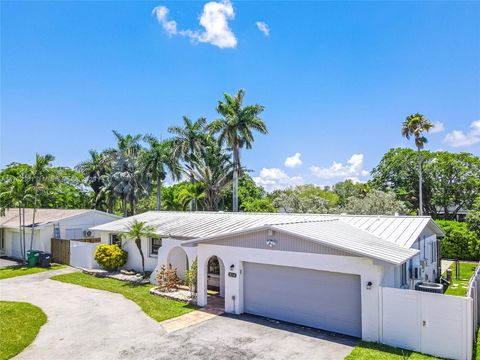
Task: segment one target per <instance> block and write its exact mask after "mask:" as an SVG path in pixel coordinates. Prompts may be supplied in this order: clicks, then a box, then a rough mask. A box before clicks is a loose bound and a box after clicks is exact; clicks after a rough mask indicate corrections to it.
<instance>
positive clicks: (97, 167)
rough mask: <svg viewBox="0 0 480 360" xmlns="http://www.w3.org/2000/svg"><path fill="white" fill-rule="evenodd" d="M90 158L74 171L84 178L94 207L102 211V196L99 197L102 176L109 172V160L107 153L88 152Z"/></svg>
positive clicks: (102, 184)
mask: <svg viewBox="0 0 480 360" xmlns="http://www.w3.org/2000/svg"><path fill="white" fill-rule="evenodd" d="M89 155H90V158H89V159H88V160H86V161H83V162H81V163H80V164H78V165H77V166H76V167H75V169H76V170H77V171H78V172H80V173H82V174H83V175H84V176H85V179H86V181H87V182H88V184H89V185H90V187H91V188H92V190H93V194H94V198H93V201H94V207H95V209H97V210H101V209H102V201H101V200H102V196H101V195H100V193H101V190H102V187H103V186H104V183H103V176H104V175H105V174H107V173H108V172H109V171H110V159H109V156H108V153H106V152H98V151H96V150H89Z"/></svg>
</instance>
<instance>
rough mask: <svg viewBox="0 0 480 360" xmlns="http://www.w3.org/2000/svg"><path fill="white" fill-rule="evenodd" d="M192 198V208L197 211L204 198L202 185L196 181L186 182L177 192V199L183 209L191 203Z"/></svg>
mask: <svg viewBox="0 0 480 360" xmlns="http://www.w3.org/2000/svg"><path fill="white" fill-rule="evenodd" d="M192 199H193V204H194V208H193V209H192V210H193V211H197V210H198V208H199V204H200V202H201V201H202V200H203V199H205V191H204V186H203V184H202V183H200V182H198V181H197V182H194V183H193V184H192V183H188V184H187V186H185V187H184V188H182V189H181V190H180V191H179V193H178V201H180V203H181V204H182V206H183V209H186V207H187V205H189V204H191V203H192Z"/></svg>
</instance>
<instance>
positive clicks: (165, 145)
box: [140, 135, 181, 211]
mask: <svg viewBox="0 0 480 360" xmlns="http://www.w3.org/2000/svg"><path fill="white" fill-rule="evenodd" d="M144 139H145V141H146V142H147V143H148V144H149V145H150V148H149V149H147V150H144V151H143V152H142V153H141V155H140V168H141V170H142V171H144V172H145V173H147V174H149V175H150V177H151V178H153V179H155V181H156V182H157V211H160V210H161V208H162V205H161V202H162V183H163V181H164V180H165V178H166V177H167V175H170V177H171V178H172V180H174V181H175V180H179V179H180V175H181V166H180V162H179V158H178V157H177V156H175V151H174V148H173V142H172V141H171V140H163V141H161V140H158V139H157V138H155V137H154V136H153V135H146V136H145V137H144Z"/></svg>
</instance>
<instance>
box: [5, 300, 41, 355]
mask: <svg viewBox="0 0 480 360" xmlns="http://www.w3.org/2000/svg"><path fill="white" fill-rule="evenodd" d="M46 322H47V315H45V313H44V312H43V311H42V310H41V309H40V308H38V307H36V306H34V305H32V304H29V303H25V302H14V301H0V360H6V359H10V358H11V357H13V356H15V355H16V354H18V353H19V352H21V351H22V350H23V349H25V348H26V347H27V346H28V345H30V343H31V342H32V341H33V340H34V339H35V337H36V336H37V334H38V332H39V330H40V327H41V326H42V325H43V324H45V323H46Z"/></svg>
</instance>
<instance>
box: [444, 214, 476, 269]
mask: <svg viewBox="0 0 480 360" xmlns="http://www.w3.org/2000/svg"><path fill="white" fill-rule="evenodd" d="M436 223H437V224H438V225H439V226H440V227H441V228H442V229H443V231H444V232H445V237H444V238H443V239H442V241H440V246H441V254H442V257H443V258H444V259H459V260H474V261H478V260H479V259H480V239H479V238H478V236H477V234H476V233H475V232H474V231H470V230H469V229H468V227H467V224H466V223H464V222H458V221H449V220H436Z"/></svg>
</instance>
